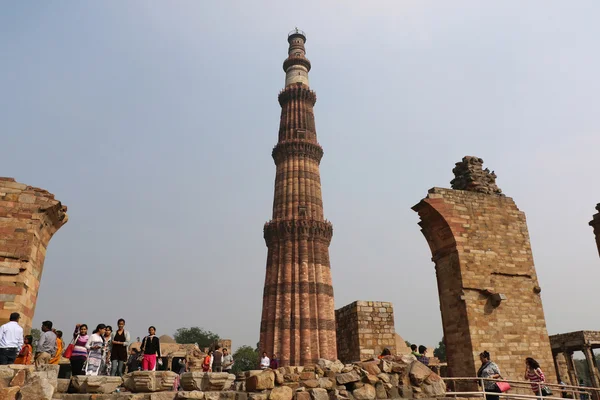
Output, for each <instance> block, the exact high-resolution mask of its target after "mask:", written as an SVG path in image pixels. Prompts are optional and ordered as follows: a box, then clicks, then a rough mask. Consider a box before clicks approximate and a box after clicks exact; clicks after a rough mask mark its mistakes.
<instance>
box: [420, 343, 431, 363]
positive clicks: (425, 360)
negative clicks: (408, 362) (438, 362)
mask: <svg viewBox="0 0 600 400" xmlns="http://www.w3.org/2000/svg"><path fill="white" fill-rule="evenodd" d="M425 353H427V347H425V346H423V345H420V346H419V354H420V356H419V357H417V361H419V362H420V363H421V364H424V365H429V357H427V356H426V355H425Z"/></svg>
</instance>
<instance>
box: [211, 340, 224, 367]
mask: <svg viewBox="0 0 600 400" xmlns="http://www.w3.org/2000/svg"><path fill="white" fill-rule="evenodd" d="M212 370H213V372H223V352H222V351H221V347H220V346H218V347H217V349H216V350H215V351H214V353H213V362H212Z"/></svg>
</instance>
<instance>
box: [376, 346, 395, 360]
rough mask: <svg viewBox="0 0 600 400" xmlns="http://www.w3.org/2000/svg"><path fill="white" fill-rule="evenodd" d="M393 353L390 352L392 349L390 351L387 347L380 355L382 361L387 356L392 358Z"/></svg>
mask: <svg viewBox="0 0 600 400" xmlns="http://www.w3.org/2000/svg"><path fill="white" fill-rule="evenodd" d="M391 355H392V352H391V351H390V349H388V348H387V347H386V348H385V349H383V351H382V352H381V354H380V355H379V357H377V358H379V359H382V358H383V357H385V356H391Z"/></svg>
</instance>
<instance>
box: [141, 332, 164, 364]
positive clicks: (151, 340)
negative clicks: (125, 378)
mask: <svg viewBox="0 0 600 400" xmlns="http://www.w3.org/2000/svg"><path fill="white" fill-rule="evenodd" d="M142 353H143V354H144V359H143V360H142V370H143V371H154V370H155V368H156V357H157V356H158V357H159V358H160V357H161V355H160V339H159V338H158V336H156V328H155V327H153V326H151V327H150V328H148V336H146V337H144V340H142Z"/></svg>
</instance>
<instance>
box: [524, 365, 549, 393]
mask: <svg viewBox="0 0 600 400" xmlns="http://www.w3.org/2000/svg"><path fill="white" fill-rule="evenodd" d="M524 378H525V380H526V381H530V382H531V390H533V394H534V395H539V394H540V393H541V394H542V396H551V395H552V391H551V390H549V388H548V386H546V385H542V383H545V382H546V377H545V376H544V373H543V372H542V369H541V368H540V364H539V363H538V362H537V361H535V360H534V359H533V358H531V357H527V358H526V359H525V376H524Z"/></svg>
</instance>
